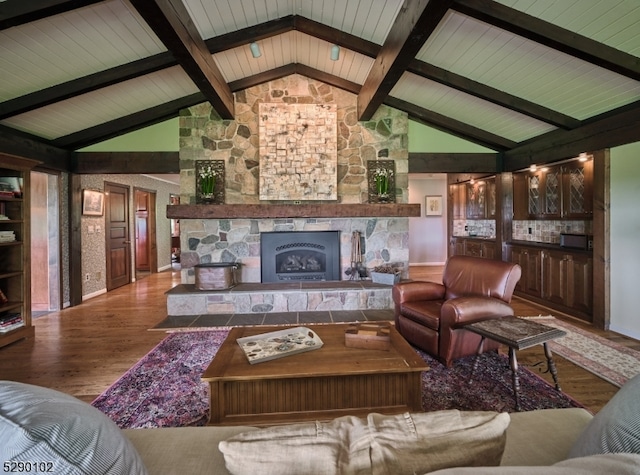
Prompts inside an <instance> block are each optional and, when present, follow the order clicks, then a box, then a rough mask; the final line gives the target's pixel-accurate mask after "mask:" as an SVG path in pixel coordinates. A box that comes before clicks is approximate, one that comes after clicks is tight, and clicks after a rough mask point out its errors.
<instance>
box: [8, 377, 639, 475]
mask: <svg viewBox="0 0 640 475" xmlns="http://www.w3.org/2000/svg"><path fill="white" fill-rule="evenodd" d="M477 414H478V413H470V412H464V411H440V412H439V413H419V414H413V415H410V414H404V415H398V416H380V415H370V416H369V418H367V419H364V420H360V421H359V422H358V423H359V424H360V423H361V424H360V425H359V426H358V427H357V428H356V429H357V430H358V431H360V437H359V438H358V443H360V444H361V447H360V449H362V443H361V441H362V440H365V445H364V447H365V450H364V452H365V453H366V452H367V450H368V449H367V448H368V447H371V452H372V453H373V452H374V451H375V450H378V452H385V450H386V451H387V452H388V449H389V447H391V446H393V449H394V450H395V449H396V447H399V448H400V449H399V450H404V449H406V447H405V446H406V445H407V443H408V445H411V443H412V442H411V440H409V439H412V437H413V447H411V450H413V452H411V453H410V451H406V450H405V452H400V451H398V452H396V453H391V457H390V459H393V458H394V457H396V456H397V455H398V454H400V453H402V456H401V457H396V458H403V457H404V454H409V455H410V456H412V457H413V456H416V455H417V456H418V458H419V457H422V458H425V459H429V458H433V457H436V458H437V457H441V456H442V454H443V453H446V457H447V463H446V464H445V465H441V466H443V467H449V468H445V469H443V470H439V471H437V472H435V471H434V472H430V470H422V471H418V470H416V471H393V470H388V467H387V466H386V464H384V463H383V464H374V465H373V466H372V468H371V469H370V470H367V471H349V470H335V465H339V464H334V466H332V464H331V463H329V464H327V467H331V469H327V470H324V469H322V470H320V467H318V470H315V469H313V470H307V471H297V469H296V467H295V466H294V467H293V468H292V467H291V466H290V465H291V460H290V459H289V458H288V457H290V458H293V457H292V456H293V455H294V454H296V450H298V449H299V447H297V446H296V444H297V443H298V441H299V439H300V438H299V437H291V438H290V439H289V440H287V439H286V438H281V439H278V437H281V436H282V435H283V434H285V437H287V435H286V434H288V435H291V434H294V435H295V434H300V433H301V432H300V430H302V431H303V432H304V433H306V434H311V437H309V438H308V440H309V441H311V443H310V444H309V443H308V441H307V442H301V443H303V444H307V445H308V447H306V450H308V453H309V454H310V455H309V456H310V457H313V456H318V454H320V453H323V452H322V450H321V449H326V447H324V448H322V447H320V445H318V446H317V448H316V447H314V438H313V437H314V436H315V434H314V432H315V431H319V433H321V435H324V436H326V435H327V434H329V436H331V435H332V434H333V432H331V430H334V429H335V428H336V427H339V426H336V425H335V422H336V421H339V420H342V421H343V422H344V420H347V421H348V422H350V423H351V422H354V421H355V420H356V418H354V419H353V420H350V419H349V417H348V416H347V417H346V418H339V419H336V420H335V421H330V422H327V423H315V425H314V423H309V424H307V425H304V424H303V425H289V426H278V427H274V428H265V429H259V428H255V427H240V426H237V427H189V428H160V429H157V428H152V429H126V430H120V429H118V428H117V427H116V425H115V424H114V423H113V422H112V421H110V420H109V419H108V418H107V417H106V416H105V415H103V414H102V413H100V412H99V411H98V410H97V409H95V408H93V407H92V406H90V405H88V404H86V403H84V402H82V401H79V400H78V399H75V398H73V397H71V396H69V395H66V394H62V393H59V392H57V391H53V390H50V389H46V388H41V387H37V386H32V385H26V384H21V383H15V382H9V381H0V459H1V460H2V461H3V463H4V464H5V469H6V470H9V469H11V468H12V466H11V464H16V469H18V468H20V466H19V465H17V464H18V463H19V462H21V461H22V462H24V463H27V462H28V463H31V464H33V463H45V464H46V463H49V464H50V465H40V466H36V467H33V466H31V467H29V468H30V469H31V471H34V469H35V470H36V471H44V472H49V473H56V474H79V473H86V474H92V475H98V474H102V473H104V474H114V475H115V474H127V475H134V474H141V475H144V474H147V473H148V474H151V475H161V474H167V475H169V474H172V475H173V474H179V475H182V474H194V475H195V474H209V473H211V474H225V473H231V472H230V471H229V470H228V465H227V463H226V462H229V460H230V459H227V460H225V456H227V457H229V448H230V447H240V451H239V452H238V450H236V452H235V455H236V457H235V460H236V462H235V463H236V465H235V468H234V466H233V464H231V465H230V466H231V467H232V470H234V471H233V472H232V473H234V474H239V473H251V474H253V473H260V474H261V475H263V474H271V473H278V474H281V473H286V474H296V475H301V474H303V473H310V474H311V473H313V474H314V475H316V474H318V473H333V474H340V475H343V474H344V475H346V474H347V473H373V474H386V473H389V474H390V473H393V474H394V475H397V474H398V473H427V472H430V473H437V474H438V475H452V474H453V475H463V474H481V475H482V474H487V475H488V474H500V473H505V474H518V475H519V474H540V475H541V474H552V475H553V474H557V475H564V474H572V475H573V474H601V473H608V474H620V475H623V474H624V475H626V474H640V455H638V454H640V375H638V376H636V377H635V378H633V379H632V380H631V381H629V382H628V383H627V384H626V385H625V386H624V387H623V388H622V389H621V390H620V391H619V392H618V393H617V394H616V396H614V398H612V399H611V401H610V402H609V403H608V404H607V405H606V406H605V408H603V409H602V410H601V411H600V412H599V413H598V414H597V415H596V416H595V417H592V416H591V414H590V413H589V412H587V411H586V410H584V409H579V408H571V409H546V410H537V411H530V412H522V413H513V414H510V415H507V414H499V413H481V414H480V419H477ZM452 418H453V419H459V421H462V422H464V424H466V427H465V428H463V429H464V430H458V429H457V428H455V430H449V429H447V430H446V431H444V432H443V430H442V426H443V425H446V424H447V423H448V421H449V419H452ZM443 421H444V422H445V424H443V423H442V422H443ZM478 421H480V422H478ZM356 422H357V421H356ZM372 423H373V424H372ZM396 423H398V424H399V425H400V426H402V427H403V428H402V431H397V430H396V429H397V427H396V426H394V425H393V424H396ZM430 423H431V424H432V425H429V424H430ZM367 424H368V425H367ZM403 424H404V425H407V426H408V427H409V429H410V430H409V431H406V429H405V428H404V425H403ZM300 426H302V429H301V428H300ZM296 427H297V428H296ZM371 427H374V429H376V430H377V429H380V435H382V436H387V440H386V441H383V439H384V437H379V438H377V435H374V436H373V437H367V435H366V434H367V431H368V430H370V429H371ZM431 427H433V428H434V429H433V431H432V430H431ZM452 427H454V425H452ZM487 427H489V428H490V429H491V430H490V431H489V432H487V431H486V430H485V429H486V428H487ZM293 428H295V430H294V429H293ZM412 429H413V432H414V435H415V434H418V435H420V437H422V436H423V435H426V438H417V439H416V438H415V437H414V436H413V435H412V434H411V431H412ZM475 429H478V430H475ZM349 430H351V429H349ZM269 431H271V432H269ZM394 431H395V432H394ZM464 431H467V432H472V433H474V435H472V436H471V438H472V439H473V438H474V437H475V438H476V442H477V441H481V442H482V443H484V442H486V441H487V440H489V444H488V445H487V447H489V451H490V452H491V454H488V458H491V457H493V462H492V464H493V465H498V464H499V465H500V467H496V466H489V464H487V465H486V466H484V467H482V466H469V465H474V460H473V459H474V458H476V457H479V458H478V459H477V460H484V458H483V456H484V455H483V453H482V452H483V450H484V449H481V450H479V449H478V447H475V446H474V445H473V444H475V442H473V443H471V444H466V443H460V442H459V441H460V440H467V439H460V438H459V434H458V432H464ZM483 431H484V432H483ZM347 432H348V431H347ZM430 432H433V434H429V433H430ZM476 432H478V433H479V432H483V433H482V434H481V436H480V437H476V435H475V433H476ZM337 433H338V432H336V434H337ZM353 433H355V432H351V434H353ZM441 433H442V434H444V435H441ZM272 434H275V435H276V437H273V440H271V437H272ZM362 434H365V436H364V437H362ZM397 434H408V435H407V436H406V437H404V435H401V436H399V437H394V436H395V435H397ZM487 434H489V435H488V436H487ZM349 436H350V434H349V433H347V438H348V437H349ZM389 436H391V437H389ZM464 437H467V436H466V435H465V436H464ZM354 439H356V438H355V437H354ZM404 439H406V440H404ZM279 440H283V441H286V443H283V444H282V445H280V444H279ZM317 440H318V441H320V442H321V439H320V438H318V439H317ZM341 440H342V439H341ZM344 440H346V439H344ZM416 440H418V441H422V440H425V441H426V442H427V444H426V445H425V447H428V448H425V450H424V451H422V446H419V447H417V448H418V451H417V454H416V445H415V441H416ZM223 441H224V442H223ZM325 441H326V438H325ZM320 442H319V443H320ZM350 442H353V441H350ZM389 442H390V443H391V445H389ZM440 442H442V443H440ZM234 444H235V445H234ZM264 444H267V445H266V446H267V447H270V449H269V450H268V451H266V452H261V451H260V450H258V449H259V448H260V447H265V445H264ZM269 444H271V445H269ZM341 444H342V442H341V443H339V444H334V445H337V446H340V445H341ZM367 444H369V445H367ZM384 444H386V446H385V445H384ZM346 445H349V443H346ZM351 447H353V443H351ZM221 449H222V450H224V451H226V452H225V455H223V453H222V452H221ZM242 450H244V452H242ZM474 451H475V452H474ZM361 452H362V450H361ZM261 453H268V454H269V457H267V458H268V459H270V460H272V461H273V460H276V461H277V462H278V463H280V464H281V466H280V467H278V466H268V465H256V462H259V461H260V455H261ZM456 453H457V454H460V455H461V456H462V457H461V460H462V459H465V457H466V459H465V461H464V463H461V464H460V465H462V466H459V465H456V464H455V463H454V464H452V463H451V462H450V460H449V459H451V460H455V457H456ZM470 453H472V454H479V455H473V456H471V460H470V459H469V454H470ZM245 454H246V466H245V465H244V458H243V457H244V455H245ZM496 454H497V458H496ZM477 460H476V461H477ZM7 464H8V465H7ZM252 464H253V465H252ZM475 465H478V464H477V463H475ZM256 466H257V467H259V469H258V470H255V467H256ZM431 466H433V465H431ZM21 467H22V470H21V471H23V472H24V471H25V465H22V466H21ZM283 467H284V468H283ZM49 468H50V470H47V469H49ZM245 468H246V470H245ZM285 468H286V469H285ZM314 468H315V467H314Z"/></svg>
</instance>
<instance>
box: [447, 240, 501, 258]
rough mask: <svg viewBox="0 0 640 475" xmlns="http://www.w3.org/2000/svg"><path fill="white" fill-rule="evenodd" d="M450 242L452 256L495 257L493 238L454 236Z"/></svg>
mask: <svg viewBox="0 0 640 475" xmlns="http://www.w3.org/2000/svg"><path fill="white" fill-rule="evenodd" d="M451 244H452V246H451V249H452V254H453V255H454V256H472V257H482V258H484V259H495V258H496V242H495V241H494V240H493V239H473V238H463V237H454V238H452V240H451Z"/></svg>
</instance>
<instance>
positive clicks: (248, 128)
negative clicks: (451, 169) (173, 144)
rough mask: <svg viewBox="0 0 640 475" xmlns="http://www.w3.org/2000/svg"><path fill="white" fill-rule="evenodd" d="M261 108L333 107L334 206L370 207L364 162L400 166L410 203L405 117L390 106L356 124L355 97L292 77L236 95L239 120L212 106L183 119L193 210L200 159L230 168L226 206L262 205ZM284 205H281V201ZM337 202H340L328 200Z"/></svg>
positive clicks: (401, 197) (399, 188) (186, 189)
mask: <svg viewBox="0 0 640 475" xmlns="http://www.w3.org/2000/svg"><path fill="white" fill-rule="evenodd" d="M263 103H282V104H335V106H336V109H337V111H336V113H337V125H336V128H337V138H336V140H337V155H338V171H337V175H338V176H337V202H338V203H344V204H348V203H366V202H367V200H368V190H367V170H366V163H367V160H375V159H377V158H383V157H384V159H386V160H394V161H395V162H396V183H395V186H396V201H397V202H398V203H406V202H407V199H408V193H407V187H408V166H409V164H408V160H409V151H408V138H407V137H408V135H407V134H408V116H407V114H406V113H404V112H400V111H398V110H396V109H392V108H390V107H387V106H385V105H383V106H380V108H379V109H378V111H377V112H376V113H375V114H374V116H373V118H372V119H371V120H370V121H366V122H358V120H357V96H356V95H354V94H352V93H350V92H347V91H344V90H342V89H339V88H336V87H333V86H330V85H328V84H324V83H322V82H320V81H316V80H313V79H309V78H307V77H305V76H301V75H298V74H294V75H291V76H287V77H285V78H282V79H277V80H274V81H271V82H268V83H265V84H261V85H258V86H254V87H251V88H248V89H245V90H242V91H239V92H236V93H235V112H236V119H235V120H222V119H220V117H219V116H218V114H217V113H216V111H215V110H213V108H212V107H211V105H210V104H209V103H203V104H199V105H197V106H194V107H191V108H189V109H184V110H183V111H181V114H180V170H181V171H180V192H181V197H180V202H181V203H183V204H195V160H206V159H218V160H224V161H225V163H226V177H225V195H226V203H229V204H244V203H259V202H262V203H264V202H265V200H262V201H261V200H260V193H259V187H258V184H259V179H260V176H259V175H260V150H259V148H260V147H259V133H258V127H259V106H260V104H263ZM279 202H280V203H282V201H279ZM327 202H333V203H335V202H336V201H335V200H334V201H327Z"/></svg>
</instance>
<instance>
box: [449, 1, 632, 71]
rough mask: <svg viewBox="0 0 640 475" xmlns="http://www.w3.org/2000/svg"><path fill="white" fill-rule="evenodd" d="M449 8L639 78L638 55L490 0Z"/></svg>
mask: <svg viewBox="0 0 640 475" xmlns="http://www.w3.org/2000/svg"><path fill="white" fill-rule="evenodd" d="M452 8H453V9H454V10H456V11H459V12H460V13H464V14H465V15H468V16H470V17H473V18H475V19H477V20H480V21H483V22H485V23H488V24H490V25H493V26H497V27H498V28H502V29H503V30H505V31H510V32H511V33H514V34H516V35H519V36H522V37H524V38H527V39H529V40H531V41H535V42H536V43H540V44H542V45H545V46H548V47H549V48H553V49H556V50H558V51H562V52H563V53H566V54H569V55H571V56H575V57H577V58H580V59H582V60H584V61H587V62H589V63H592V64H595V65H596V66H600V67H602V68H605V69H609V70H611V71H614V72H616V73H618V74H622V75H624V76H627V77H629V78H632V79H635V80H636V81H639V80H640V58H638V57H637V56H633V55H631V54H628V53H625V52H624V51H621V50H619V49H616V48H612V47H611V46H607V45H605V44H603V43H599V42H597V41H595V40H592V39H591V38H587V37H586V36H582V35H579V34H578V33H574V32H573V31H569V30H566V29H564V28H561V27H559V26H556V25H554V24H552V23H549V22H546V21H544V20H540V19H539V18H536V17H534V16H531V15H527V14H526V13H523V12H521V11H519V10H516V9H514V8H510V7H506V6H504V5H501V4H500V3H498V2H496V1H493V0H455V1H454V4H453V6H452Z"/></svg>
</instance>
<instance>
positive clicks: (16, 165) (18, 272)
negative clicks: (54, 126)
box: [0, 154, 38, 347]
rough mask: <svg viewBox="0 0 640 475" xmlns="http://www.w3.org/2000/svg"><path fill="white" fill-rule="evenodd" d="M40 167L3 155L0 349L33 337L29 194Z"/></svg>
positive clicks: (0, 169) (0, 179)
mask: <svg viewBox="0 0 640 475" xmlns="http://www.w3.org/2000/svg"><path fill="white" fill-rule="evenodd" d="M37 163H38V162H36V161H33V160H28V159H24V158H20V157H15V156H11V155H6V154H0V191H2V192H1V193H0V291H2V294H1V295H0V347H4V346H6V345H9V344H10V343H13V342H15V341H18V340H21V339H23V338H29V337H33V335H34V328H33V326H32V323H31V280H30V265H31V259H30V246H29V242H30V240H29V231H30V222H29V193H28V190H29V183H30V180H29V178H30V171H31V169H32V168H33V167H34V166H35V165H37ZM9 188H11V189H12V190H13V195H12V194H10V193H9V192H8V191H7V189H9ZM3 296H4V298H3Z"/></svg>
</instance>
